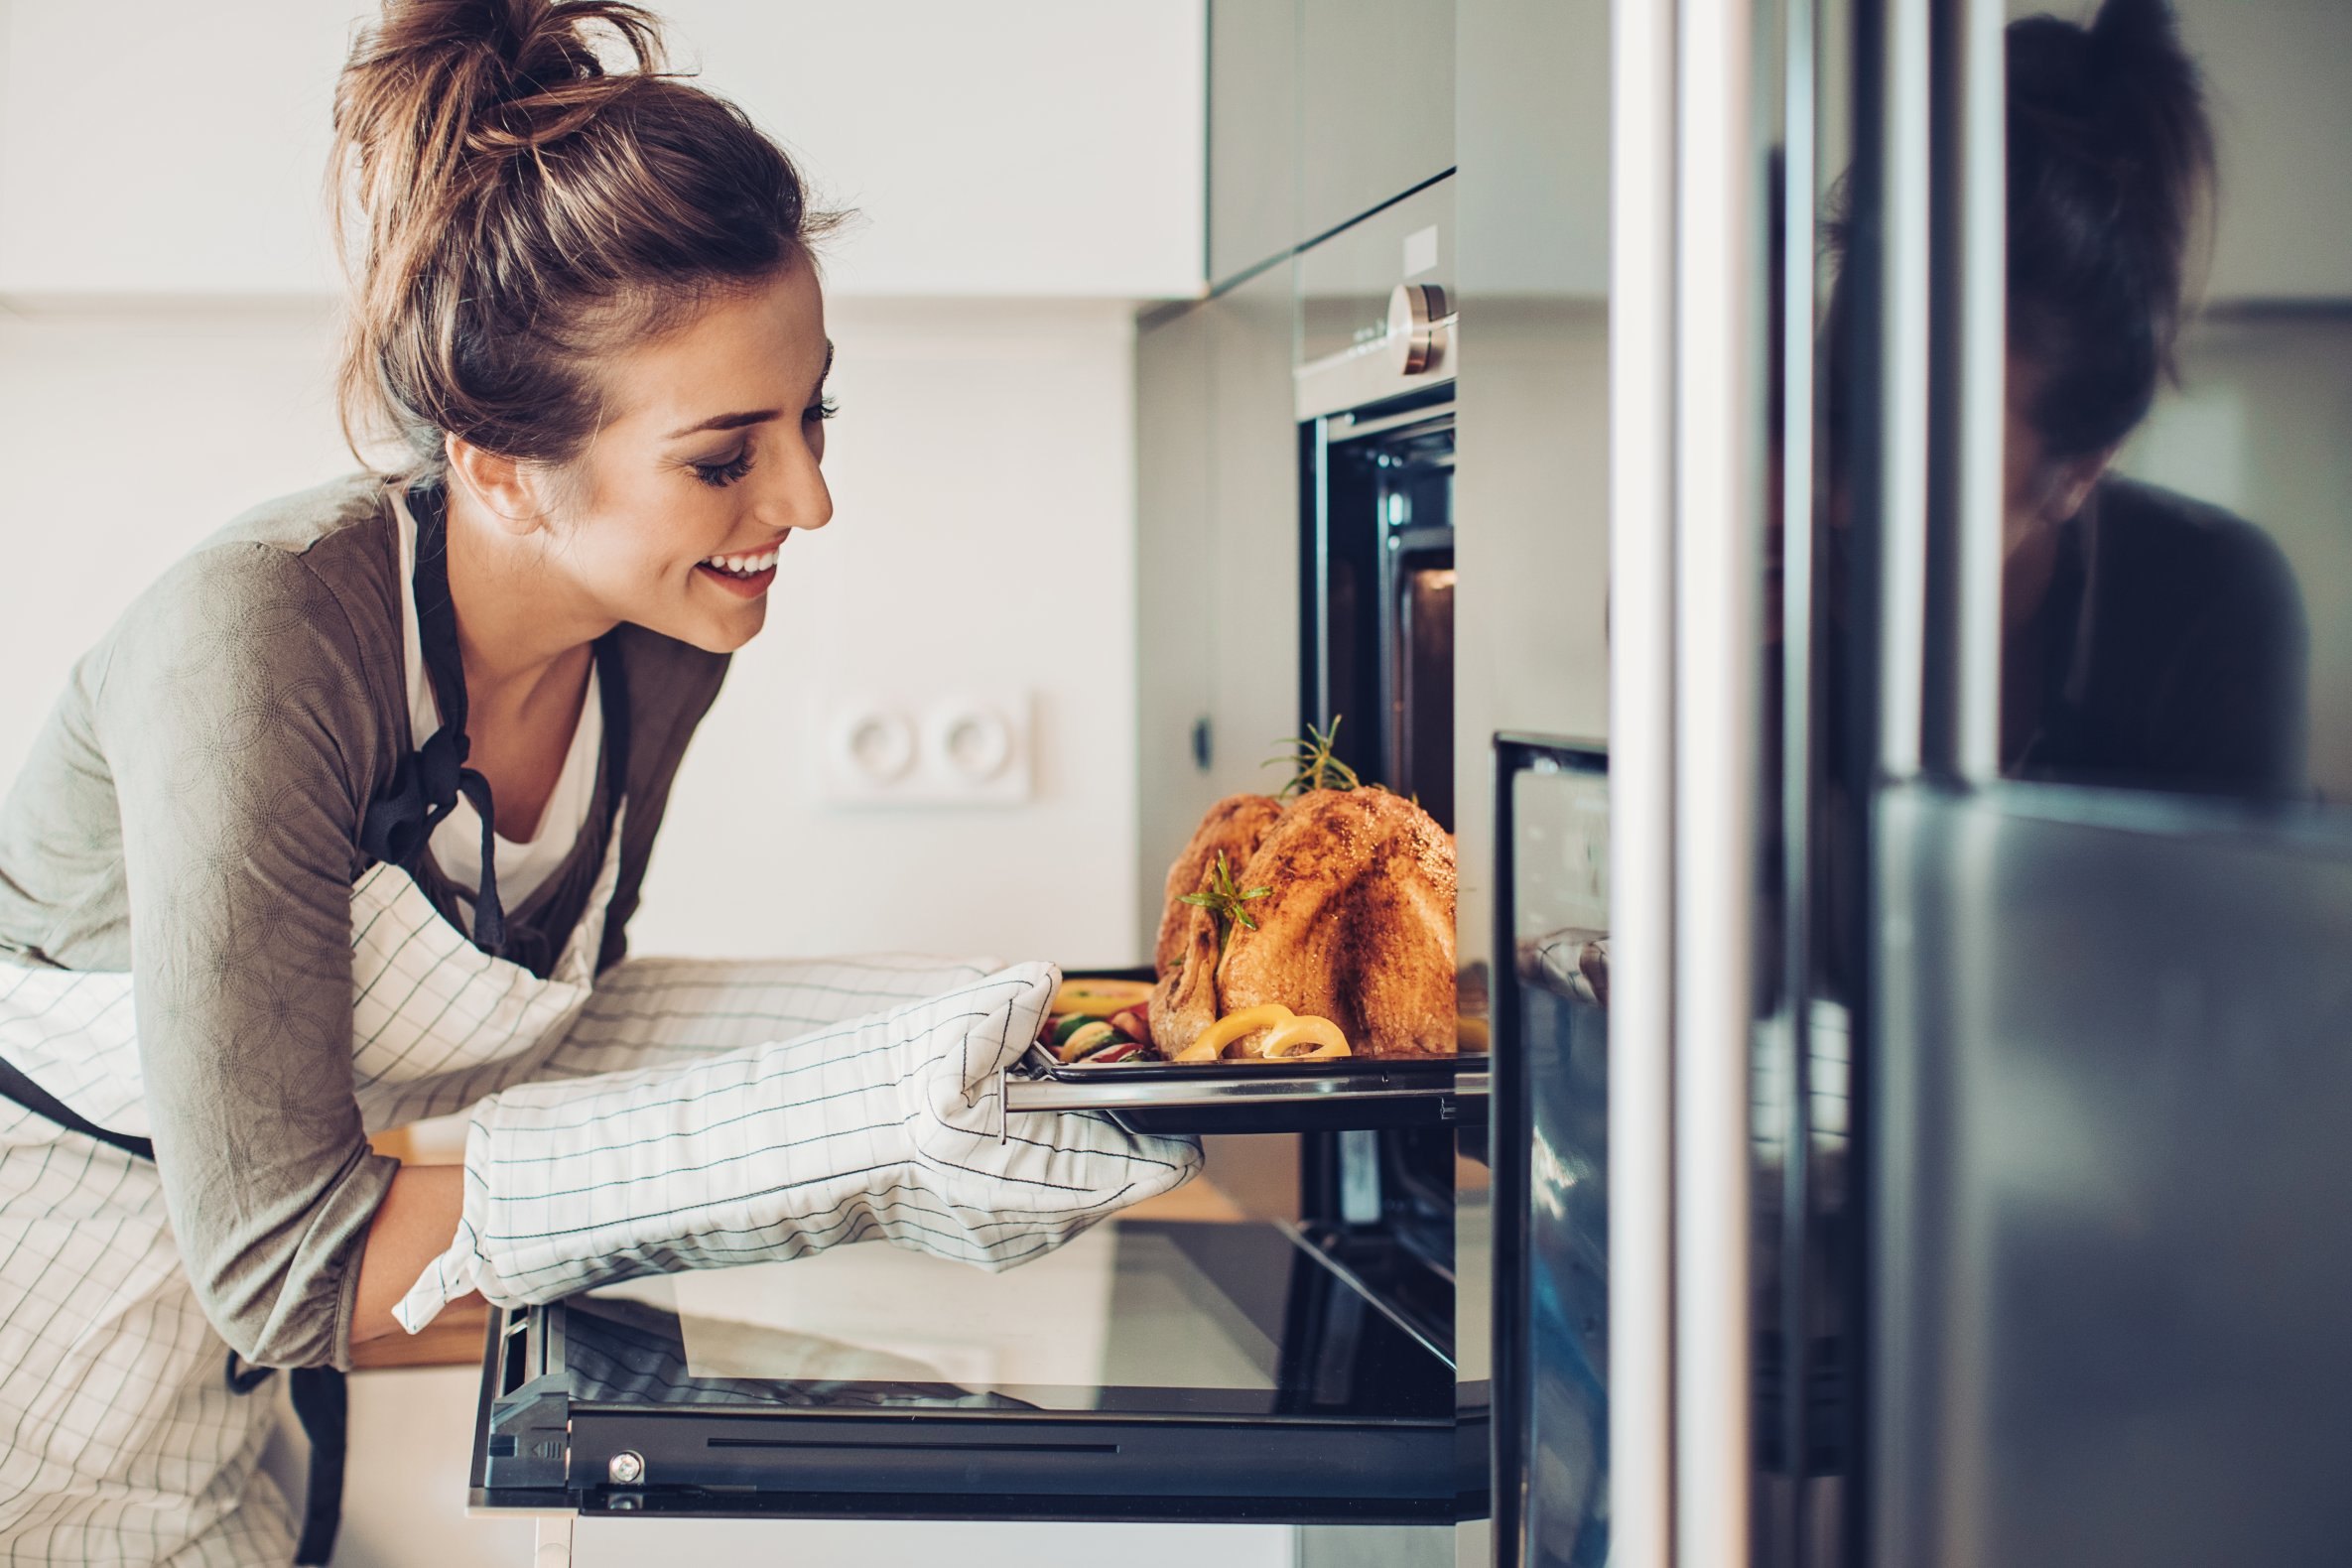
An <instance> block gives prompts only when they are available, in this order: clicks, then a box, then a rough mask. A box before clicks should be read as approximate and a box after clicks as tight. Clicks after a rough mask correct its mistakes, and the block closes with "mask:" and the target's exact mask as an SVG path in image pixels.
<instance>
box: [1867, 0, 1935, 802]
mask: <svg viewBox="0 0 2352 1568" xmlns="http://www.w3.org/2000/svg"><path fill="white" fill-rule="evenodd" d="M1883 26H1884V35H1883V50H1884V53H1883V55H1882V56H1881V58H1880V59H1879V60H1877V61H1862V62H1858V63H1857V65H1858V66H1859V67H1860V68H1862V69H1866V70H1867V69H1871V68H1873V67H1874V66H1875V67H1876V68H1877V70H1878V71H1879V72H1880V75H1881V80H1882V85H1881V87H1880V89H1879V101H1880V105H1881V108H1882V116H1881V121H1880V123H1879V124H1877V125H1865V126H1858V127H1857V128H1856V134H1857V136H1858V137H1865V136H1872V135H1876V136H1877V137H1878V138H1879V140H1880V142H1881V145H1882V150H1881V153H1880V157H1879V161H1878V169H1879V180H1878V189H1877V191H1876V192H1875V193H1874V196H1875V198H1876V209H1877V213H1878V217H1879V223H1880V233H1881V238H1880V254H1881V258H1882V261H1881V268H1880V273H1879V278H1878V282H1879V286H1880V287H1879V293H1878V297H1877V298H1876V299H1875V300H1874V301H1871V302H1869V303H1871V304H1873V305H1875V306H1876V308H1877V309H1878V312H1879V337H1880V355H1881V357H1880V377H1879V386H1878V388H1877V391H1878V403H1877V409H1876V412H1877V415H1878V418H1877V421H1876V424H1877V429H1876V431H1875V432H1874V434H1875V437H1876V440H1877V444H1878V447H1879V454H1878V481H1879V483H1878V494H1877V495H1876V496H1875V497H1873V499H1874V500H1875V502H1876V510H1877V514H1878V516H1877V527H1878V537H1879V541H1880V544H1879V549H1880V591H1879V605H1880V608H1879V614H1880V623H1879V671H1880V673H1879V766H1880V769H1881V771H1882V772H1883V773H1884V774H1886V775H1887V776H1888V777H1890V778H1898V779H1899V778H1908V777H1910V776H1911V775H1913V774H1915V773H1917V772H1918V771H1919V767H1920V737H1921V721H1922V712H1921V703H1922V694H1923V690H1924V682H1925V667H1924V660H1925V657H1926V628H1927V459H1928V444H1927V411H1928V325H1929V323H1928V309H1929V301H1928V292H1927V288H1928V256H1929V249H1928V246H1929V233H1928V202H1929V195H1930V186H1929V175H1930V161H1929V157H1928V124H1929V112H1928V110H1929V105H1928V88H1929V74H1928V18H1927V8H1926V6H1925V5H1923V4H1894V5H1890V6H1888V7H1886V8H1885V19H1884V23H1883Z"/></svg>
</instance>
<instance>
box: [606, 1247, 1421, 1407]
mask: <svg viewBox="0 0 2352 1568" xmlns="http://www.w3.org/2000/svg"><path fill="white" fill-rule="evenodd" d="M945 1302H952V1303H954V1310H953V1311H952V1312H943V1311H942V1310H941V1305H942V1303H945ZM563 1310H564V1312H565V1313H566V1318H565V1340H564V1356H565V1364H566V1367H567V1370H568V1371H569V1372H570V1373H571V1376H572V1379H573V1386H572V1390H571V1391H572V1394H573V1397H574V1398H575V1399H579V1400H589V1401H601V1402H615V1403H628V1404H654V1405H667V1404H693V1405H710V1404H720V1405H749V1406H763V1405H784V1406H791V1407H796V1408H810V1407H833V1406H846V1407H862V1406H867V1405H874V1404H902V1405H919V1406H938V1407H948V1408H962V1407H971V1406H980V1407H988V1408H999V1407H1001V1408H1029V1409H1044V1410H1126V1411H1166V1412H1171V1413H1174V1412H1191V1413H1223V1414H1229V1415H1237V1416H1239V1415H1252V1414H1275V1413H1299V1414H1306V1413H1313V1412H1318V1411H1320V1412H1325V1413H1329V1414H1333V1415H1343V1414H1344V1415H1352V1416H1372V1417H1389V1416H1394V1417H1400V1418H1402V1417H1413V1418H1419V1419H1423V1420H1431V1419H1435V1420H1445V1419H1450V1418H1451V1416H1452V1413H1453V1408H1454V1382H1453V1369H1452V1367H1451V1366H1450V1364H1449V1363H1448V1362H1447V1361H1446V1360H1445V1358H1444V1357H1442V1356H1440V1355H1438V1354H1437V1353H1436V1352H1435V1351H1433V1350H1431V1349H1430V1348H1429V1347H1428V1346H1427V1345H1426V1344H1424V1343H1422V1342H1421V1341H1420V1340H1419V1339H1417V1338H1415V1337H1414V1336H1413V1335H1412V1334H1410V1333H1409V1332H1407V1331H1406V1330H1405V1329H1403V1328H1402V1327H1401V1326H1400V1325H1399V1324H1398V1323H1397V1322H1396V1321H1395V1319H1394V1318H1393V1317H1392V1316H1390V1315H1389V1314H1387V1313H1385V1312H1383V1311H1382V1310H1381V1309H1380V1308H1378V1307H1377V1306H1375V1305H1374V1304H1373V1303H1372V1300H1371V1299H1370V1298H1368V1297H1367V1296H1366V1295H1365V1294H1364V1293H1363V1291H1362V1290H1361V1289H1360V1288H1358V1287H1357V1286H1356V1285H1355V1284H1354V1283H1353V1282H1351V1281H1349V1280H1347V1279H1346V1278H1344V1277H1342V1276H1341V1275H1340V1274H1339V1273H1338V1272H1337V1271H1335V1270H1333V1269H1332V1268H1330V1267H1329V1266H1327V1265H1326V1264H1324V1263H1323V1262H1322V1261H1321V1260H1320V1258H1319V1256H1318V1255H1317V1254H1316V1253H1315V1252H1313V1251H1312V1250H1311V1249H1310V1248H1307V1247H1305V1246H1303V1245H1301V1244H1300V1243H1298V1242H1297V1241H1293V1240H1292V1238H1291V1237H1290V1236H1289V1235H1287V1234H1285V1233H1284V1232H1283V1231H1282V1230H1280V1229H1278V1228H1276V1227H1273V1226H1268V1225H1255V1224H1221V1225H1183V1224H1172V1223H1166V1222H1153V1221H1118V1220H1111V1221H1107V1222H1105V1223H1104V1224H1103V1225H1102V1226H1100V1227H1098V1228H1097V1229H1096V1230H1094V1231H1092V1232H1089V1233H1088V1234H1087V1235H1086V1236H1084V1237H1081V1238H1080V1239H1078V1240H1077V1241H1072V1242H1071V1243H1070V1244H1069V1245H1067V1246H1065V1247H1063V1248H1061V1249H1060V1250H1058V1251H1056V1252H1054V1253H1052V1254H1051V1255H1049V1256H1047V1257H1044V1258H1042V1259H1040V1260H1038V1261H1036V1262H1034V1263H1031V1264H1028V1265H1025V1266H1024V1267H1021V1268H1017V1269H1012V1270H1009V1271H1007V1272H1005V1273H1002V1274H985V1273H980V1272H979V1271H977V1270H974V1269H972V1268H970V1267H967V1266H965V1265H963V1264H959V1263H951V1262H944V1261H942V1260H940V1259H938V1258H933V1257H929V1256H926V1255H923V1254H921V1253H915V1252H907V1251H902V1250H898V1249H895V1248H892V1247H888V1246H846V1247H837V1248H835V1249H833V1250H831V1251H827V1252H820V1253H816V1254H814V1255H812V1256H809V1257H804V1258H799V1259H796V1260H794V1261H791V1262H786V1263H768V1264H755V1265H751V1266H747V1267H744V1268H737V1269H723V1270H719V1271H715V1272H704V1273H686V1274H680V1275H673V1276H661V1277H655V1278H648V1279H641V1280H630V1281H626V1282H624V1283H621V1284H617V1285H611V1286H606V1287H604V1288H602V1289H600V1290H597V1291H595V1292H593V1293H591V1294H589V1295H588V1296H583V1297H579V1298H576V1299H575V1300H573V1301H571V1302H569V1303H566V1304H565V1306H564V1308H563Z"/></svg>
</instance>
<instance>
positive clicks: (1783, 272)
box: [1767, 0, 1821, 1564]
mask: <svg viewBox="0 0 2352 1568" xmlns="http://www.w3.org/2000/svg"><path fill="white" fill-rule="evenodd" d="M1819 26H1820V19H1819V17H1818V15H1817V12H1816V9H1815V4H1814V0H1783V4H1782V6H1781V15H1780V50H1779V55H1780V59H1781V63H1782V97H1781V123H1780V148H1781V159H1780V165H1781V171H1782V177H1781V192H1780V203H1781V204H1780V214H1779V230H1780V232H1779V252H1780V253H1779V256H1778V258H1777V266H1778V268H1779V273H1780V289H1781V294H1780V342H1779V345H1778V352H1779V366H1778V371H1779V376H1780V408H1781V418H1780V433H1779V436H1780V495H1779V506H1780V628H1779V631H1780V654H1781V659H1780V669H1779V672H1778V676H1779V685H1780V691H1781V705H1782V706H1781V723H1780V821H1779V830H1780V857H1779V858H1780V885H1779V887H1778V889H1777V892H1778V897H1779V904H1780V931H1781V949H1780V952H1779V954H1778V955H1776V957H1777V959H1778V962H1779V966H1780V984H1779V992H1780V1009H1779V1010H1780V1021H1781V1024H1782V1028H1781V1030H1780V1031H1779V1035H1778V1039H1779V1042H1780V1048H1781V1049H1782V1050H1784V1051H1785V1052H1786V1077H1787V1084H1788V1104H1787V1108H1786V1114H1785V1117H1784V1118H1783V1120H1782V1123H1781V1137H1782V1139H1783V1148H1782V1152H1781V1165H1780V1232H1779V1235H1778V1237H1777V1238H1776V1241H1777V1244H1778V1247H1779V1253H1780V1257H1779V1274H1780V1295H1779V1303H1778V1311H1779V1316H1780V1336H1779V1337H1780V1380H1779V1401H1780V1429H1779V1432H1778V1434H1777V1436H1778V1440H1779V1444H1780V1452H1781V1453H1782V1455H1783V1456H1785V1458H1784V1461H1783V1463H1784V1465H1785V1467H1786V1472H1787V1475H1788V1478H1789V1481H1790V1493H1789V1498H1788V1503H1789V1505H1788V1506H1787V1507H1786V1508H1784V1509H1783V1510H1781V1511H1782V1514H1783V1517H1782V1519H1781V1520H1780V1521H1779V1529H1780V1532H1781V1534H1780V1539H1779V1540H1778V1542H1777V1543H1776V1548H1777V1553H1778V1560H1779V1561H1782V1562H1785V1563H1789V1564H1799V1563H1808V1562H1812V1561H1814V1560H1815V1554H1814V1551H1813V1544H1812V1536H1813V1533H1814V1524H1813V1510H1812V1507H1811V1505H1810V1504H1811V1501H1812V1495H1813V1494H1812V1487H1811V1480H1812V1478H1811V1477H1810V1475H1809V1473H1808V1472H1809V1466H1808V1465H1807V1463H1806V1459H1805V1456H1806V1455H1807V1454H1808V1453H1809V1452H1810V1450H1811V1443H1810V1437H1811V1430H1810V1419H1809V1417H1810V1407H1811V1400H1810V1398H1809V1396H1808V1390H1809V1389H1810V1388H1811V1386H1812V1378H1813V1354H1812V1336H1811V1335H1810V1334H1809V1333H1808V1332H1806V1330H1805V1328H1804V1327H1803V1325H1805V1324H1806V1323H1807V1322H1808V1313H1807V1310H1806V1309H1807V1304H1808V1303H1807V1291H1808V1285H1809V1281H1810V1277H1811V1276H1810V1268H1809V1264H1808V1263H1807V1261H1806V1259H1807V1256H1808V1253H1809V1251H1810V1246H1809V1240H1810V1225H1809V1221H1810V1219H1811V1216H1812V1204H1813V1193H1812V1125H1811V1122H1812V1117H1811V1108H1812V1100H1813V1093H1812V1053H1813V1043H1812V1035H1813V1031H1812V1015H1813V1006H1812V1001H1813V977H1814V967H1815V961H1814V945H1813V938H1814V918H1815V916H1814V903H1813V884H1812V875H1811V869H1812V864H1813V816H1814V809H1815V806H1816V803H1817V801H1818V800H1819V798H1820V794H1819V777H1818V773H1817V769H1816V758H1817V756H1818V754H1819V752H1818V746H1817V737H1816V733H1815V717H1814V716H1815V693H1816V692H1817V690H1818V689H1819V684H1820V656H1819V644H1818V641H1817V625H1818V621H1817V617H1816V614H1815V604H1816V599H1815V593H1814V586H1815V582H1816V573H1817V561H1816V552H1815V550H1814V539H1815V528H1816V526H1817V525H1816V517H1817V511H1816V506H1815V497H1816V487H1815V478H1816V472H1817V469H1816V459H1817V454H1818V451H1819V449H1818V447H1817V446H1816V444H1815V441H1814V434H1815V425H1816V422H1817V420H1818V419H1819V417H1820V410H1821V405H1820V402H1819V400H1818V388H1817V385H1816V381H1815V377H1814V352H1815V350H1814V330H1815V328H1814V323H1815V320H1816V307H1817V301H1816V298H1815V291H1816V287H1817V275H1816V272H1815V267H1814V257H1815V249H1814V247H1815V237H1814V236H1815V232H1816V223H1817V221H1818V217H1819V214H1818V212H1817V211H1816V209H1815V207H1816V203H1815V192H1816V190H1817V189H1818V181H1819V179H1820V175H1821V171H1820V169H1819V167H1818V165H1819V153H1818V151H1817V143H1816V139H1815V131H1816V126H1817V123H1818V119H1819V115H1820V108H1821V105H1820V101H1819V98H1820V80H1821V77H1820V70H1819V48H1820V41H1819ZM1767 678H1768V677H1767Z"/></svg>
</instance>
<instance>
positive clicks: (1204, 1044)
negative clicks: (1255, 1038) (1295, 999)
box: [1176, 1002, 1294, 1062]
mask: <svg viewBox="0 0 2352 1568" xmlns="http://www.w3.org/2000/svg"><path fill="white" fill-rule="evenodd" d="M1293 1016H1294V1015H1293V1014H1292V1012H1291V1010H1290V1009H1289V1008H1288V1007H1285V1006H1283V1005H1281V1004H1280V1003H1279V1002H1267V1003H1266V1004H1265V1005H1264V1006H1262V1007H1244V1008H1242V1009H1241V1011H1240V1012H1229V1013H1227V1014H1226V1015H1225V1016H1224V1017H1222V1018H1220V1019H1218V1020H1217V1021H1216V1022H1215V1023H1213V1024H1211V1025H1209V1027H1208V1028H1206V1029H1203V1030H1202V1031H1201V1035H1200V1038H1199V1039H1197V1040H1195V1041H1193V1043H1192V1044H1190V1045H1188V1046H1186V1047H1185V1048H1184V1049H1183V1050H1182V1051H1181V1052H1179V1053H1177V1057H1176V1060H1177V1061H1179V1062H1214V1061H1216V1060H1217V1058H1218V1057H1219V1056H1221V1055H1222V1054H1224V1051H1225V1048H1226V1047H1227V1046H1229V1045H1231V1044H1233V1043H1234V1042H1235V1041H1236V1040H1239V1039H1240V1038H1241V1036H1243V1035H1245V1034H1253V1033H1255V1032H1256V1031H1257V1030H1259V1029H1271V1028H1273V1027H1274V1026H1275V1025H1277V1024H1283V1023H1288V1022H1289V1021H1290V1019H1291V1018H1292V1017H1293Z"/></svg>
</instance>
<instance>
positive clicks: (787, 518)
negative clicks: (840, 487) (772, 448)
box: [762, 442, 833, 528]
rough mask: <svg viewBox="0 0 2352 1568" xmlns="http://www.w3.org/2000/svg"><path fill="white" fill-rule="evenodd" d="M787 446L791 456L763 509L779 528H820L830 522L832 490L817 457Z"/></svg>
mask: <svg viewBox="0 0 2352 1568" xmlns="http://www.w3.org/2000/svg"><path fill="white" fill-rule="evenodd" d="M790 445H791V446H792V448H793V452H792V456H791V457H788V458H787V459H786V460H785V462H784V464H783V471H782V472H780V473H779V474H778V475H777V476H776V484H775V489H774V491H773V492H772V493H771V494H770V495H769V496H768V497H767V498H766V505H765V506H764V507H763V508H762V510H763V511H766V512H767V513H769V514H770V518H769V520H771V521H772V522H774V523H775V524H776V525H777V526H779V527H783V528H823V527H824V526H825V525H826V524H827V523H830V522H832V521H833V489H832V487H831V486H830V485H828V484H827V483H826V482H825V470H824V469H823V468H822V467H820V466H819V465H818V461H817V455H816V454H815V453H813V452H811V451H809V450H808V448H807V447H805V446H803V445H801V444H800V443H797V442H795V443H791V444H790Z"/></svg>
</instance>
